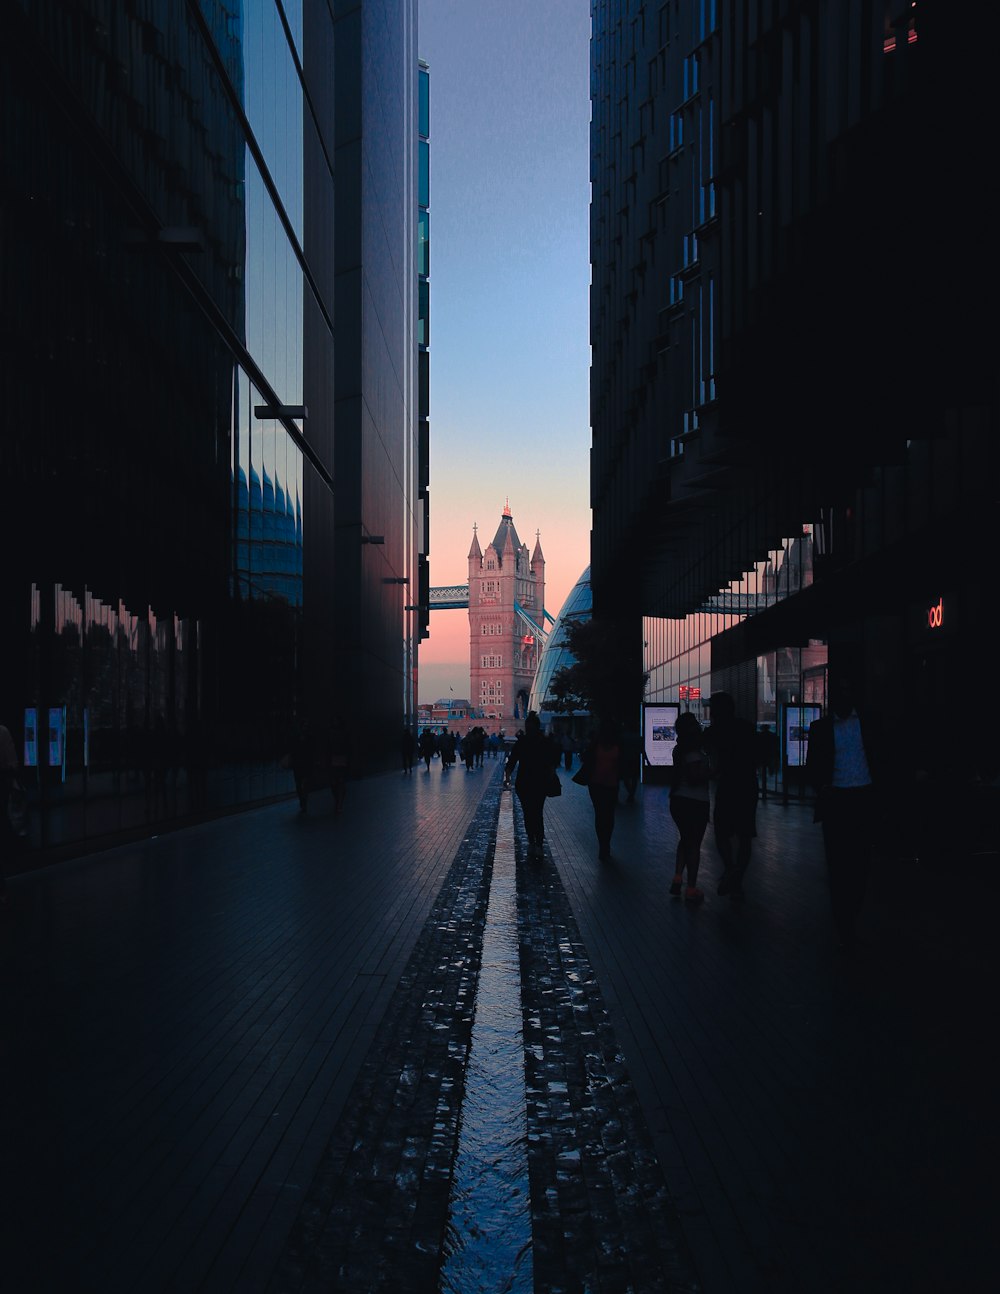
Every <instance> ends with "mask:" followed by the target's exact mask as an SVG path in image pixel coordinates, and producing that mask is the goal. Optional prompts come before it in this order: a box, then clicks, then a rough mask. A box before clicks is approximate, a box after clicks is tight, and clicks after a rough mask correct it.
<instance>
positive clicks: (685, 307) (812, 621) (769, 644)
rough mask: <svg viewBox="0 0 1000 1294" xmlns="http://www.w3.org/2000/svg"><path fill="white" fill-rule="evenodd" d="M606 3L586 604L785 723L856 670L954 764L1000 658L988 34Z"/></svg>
mask: <svg viewBox="0 0 1000 1294" xmlns="http://www.w3.org/2000/svg"><path fill="white" fill-rule="evenodd" d="M592 15H593V39H592V46H591V48H592V68H591V72H592V76H591V86H592V126H591V176H592V195H593V196H592V206H591V261H592V271H593V273H592V289H591V340H592V355H593V362H592V369H591V412H592V419H591V420H592V429H593V451H592V482H591V491H592V504H593V543H592V580H593V592H594V608H595V615H599V616H601V617H602V618H614V619H620V620H621V621H622V625H623V629H622V632H623V634H625V635H626V636H627V637H628V639H629V641H630V642H631V643H632V644H633V650H634V652H635V654H636V657H638V654H639V653H640V652H642V654H643V664H644V667H645V669H646V670H648V671H649V674H650V682H649V689H648V696H649V697H650V699H655V700H663V701H682V702H684V701H690V699H691V697H692V696H694V695H695V694H696V693H697V692H700V695H701V697H702V698H707V696H708V695H709V694H710V692H711V690H713V689H720V688H725V689H726V690H728V691H731V692H732V693H733V694H734V695H735V696H737V698H738V704H739V707H740V709H741V711H742V712H743V713H744V714H745V715H746V717H748V718H750V719H756V721H757V722H758V723H767V724H770V723H772V722H780V718H781V707H782V706H792V705H800V704H804V703H807V702H808V703H809V704H816V705H819V706H822V705H823V704H824V701H825V688H826V675H827V669H828V668H829V669H831V670H835V669H838V668H842V669H845V670H849V671H850V672H851V673H852V674H853V676H854V678H855V680H856V681H857V684H858V686H859V687H861V689H862V691H863V692H864V694H865V701H866V703H867V705H868V706H869V708H874V709H878V710H881V711H882V713H883V716H884V719H885V728H886V730H887V731H891V732H893V733H894V735H895V737H896V738H898V740H899V748H898V753H899V757H900V759H901V760H902V761H904V762H906V763H908V764H909V763H912V761H914V760H916V761H918V762H919V761H920V760H924V761H927V763H926V767H930V766H931V765H934V766H936V761H937V762H940V758H941V756H940V752H938V751H930V750H928V748H927V742H926V738H925V736H924V732H925V724H926V715H927V714H929V713H944V712H947V711H948V710H950V709H951V707H952V706H953V697H954V689H955V687H956V684H957V681H958V680H968V679H970V678H982V677H988V676H989V675H990V673H991V670H990V661H989V659H988V653H989V651H990V647H989V646H988V644H990V643H991V641H992V635H991V633H990V632H989V631H988V628H987V624H988V620H987V617H988V615H989V609H988V608H987V606H986V602H985V601H984V599H983V598H982V596H981V590H982V589H983V588H986V587H989V586H990V585H991V582H992V579H993V568H994V566H995V561H996V551H997V545H996V536H995V533H994V530H995V527H994V526H993V524H992V521H991V519H990V518H991V516H992V515H993V513H994V512H995V492H996V491H995V483H996V480H997V475H998V461H997V443H998V438H997V412H998V410H997V386H996V383H995V381H994V380H993V377H992V373H993V371H994V369H995V363H994V361H993V359H992V358H991V354H990V348H991V345H992V331H991V330H990V329H989V328H985V327H984V326H983V322H982V320H983V315H982V311H981V309H980V308H979V304H978V302H979V300H980V299H990V298H991V297H992V296H993V295H994V293H995V290H996V288H997V280H998V273H997V268H998V267H997V248H996V241H995V240H993V239H990V238H989V237H983V236H981V232H982V231H983V230H988V229H991V228H992V227H993V225H994V224H995V223H996V217H997V198H996V191H995V186H993V185H991V184H990V183H988V182H987V181H986V179H985V170H984V166H983V162H984V159H985V158H986V157H988V156H989V153H990V142H991V139H992V134H991V121H992V116H993V106H992V102H991V99H990V86H991V83H992V67H991V64H990V55H989V53H988V52H987V50H988V48H989V46H988V42H986V43H983V42H977V41H976V40H974V39H970V37H969V31H968V25H967V22H966V21H965V19H966V17H967V15H965V14H963V13H962V11H961V9H960V8H956V7H955V6H954V5H948V4H947V3H944V2H943V0H927V2H926V3H925V2H924V0H921V3H920V4H919V6H918V5H915V4H913V3H912V2H911V0H884V3H882V2H880V3H877V4H864V3H860V0H857V2H855V0H845V3H844V4H829V3H820V4H816V3H812V2H811V0H789V2H788V3H783V4H781V5H775V4H765V3H748V4H731V3H724V2H723V0H695V2H693V3H678V0H667V2H666V3H663V4H658V5H655V6H650V5H648V4H644V3H641V2H640V0H593V3H592ZM986 169H988V168H986ZM961 212H974V213H975V221H974V230H970V229H966V233H967V234H968V236H963V240H962V245H963V248H964V250H965V252H966V253H967V259H963V263H962V265H961V266H959V265H958V264H956V263H955V262H954V259H953V252H954V248H955V245H956V244H955V241H954V235H953V231H954V230H955V229H956V228H958V227H959V225H963V221H962V219H961V216H960V214H959V213H961ZM934 267H938V268H934ZM682 689H683V691H682ZM989 706H990V713H991V715H993V716H994V717H996V716H997V714H998V711H997V708H996V707H997V703H996V701H995V699H994V700H991V701H990V702H989ZM986 726H987V727H988V725H986ZM984 731H985V728H984ZM991 760H992V762H993V763H995V758H994V757H990V756H989V755H985V756H983V755H977V757H976V762H977V766H981V768H982V773H981V775H982V776H989V775H990V765H991ZM911 771H912V770H911ZM995 771H996V770H995V769H994V772H995Z"/></svg>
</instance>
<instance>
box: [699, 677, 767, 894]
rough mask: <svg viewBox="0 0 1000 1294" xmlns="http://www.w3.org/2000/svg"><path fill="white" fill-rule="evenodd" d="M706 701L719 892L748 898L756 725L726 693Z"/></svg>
mask: <svg viewBox="0 0 1000 1294" xmlns="http://www.w3.org/2000/svg"><path fill="white" fill-rule="evenodd" d="M708 704H709V713H710V714H711V716H712V722H711V723H710V724H709V727H708V731H707V732H706V733H705V750H706V751H707V752H708V756H709V760H710V761H711V766H712V779H713V781H714V782H715V806H714V808H713V811H712V823H713V825H714V827H715V847H716V849H718V851H719V857H720V858H721V859H722V865H723V868H724V871H723V873H722V877H721V879H720V880H719V884H718V888H717V891H716V892H717V893H718V894H728V895H730V896H731V897H732V898H733V899H735V900H737V901H738V900H740V899H742V898H743V897H744V893H743V881H744V878H745V876H746V872H747V868H748V867H749V865H750V850H751V848H752V842H753V839H754V837H755V836H756V834H757V746H756V733H755V732H754V728H753V724H751V723H749V722H748V721H747V720H746V719H741V718H739V717H738V716H737V714H736V703H735V702H734V701H733V698H732V697H731V696H730V695H729V693H728V692H716V693H714V694H713V695H712V699H711V700H710V701H709V703H708ZM734 845H735V848H734Z"/></svg>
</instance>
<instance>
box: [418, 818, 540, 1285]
mask: <svg viewBox="0 0 1000 1294" xmlns="http://www.w3.org/2000/svg"><path fill="white" fill-rule="evenodd" d="M449 1212H450V1217H449V1220H448V1234H447V1238H446V1242H445V1255H446V1256H445V1261H444V1265H443V1267H442V1270H441V1289H442V1290H445V1291H449V1292H451V1294H459V1292H461V1294H467V1292H468V1291H469V1290H471V1289H475V1290H479V1291H483V1294H494V1292H495V1294H507V1292H508V1291H510V1292H511V1294H530V1291H531V1289H532V1286H533V1271H532V1258H531V1202H530V1196H529V1192H528V1158H527V1113H526V1104H525V1089H524V1044H523V1038H522V1032H521V975H520V964H519V960H518V944H517V883H516V875H515V862H514V822H513V816H512V808H511V802H510V800H509V799H507V798H505V799H504V800H503V801H502V804H501V811H500V819H499V822H498V823H497V841H496V852H495V855H494V860H493V876H492V880H491V882H490V897H489V903H488V906H487V910H486V928H485V930H484V933H483V955H482V965H481V969H480V973H479V984H478V987H477V990H476V1008H475V1019H474V1021H473V1026H472V1041H471V1045H470V1051H469V1065H468V1071H467V1074H466V1080H465V1095H464V1098H463V1101H462V1111H461V1123H460V1128H459V1142H458V1153H457V1156H456V1160H455V1171H454V1175H453V1177H452V1188H451V1202H450V1210H449Z"/></svg>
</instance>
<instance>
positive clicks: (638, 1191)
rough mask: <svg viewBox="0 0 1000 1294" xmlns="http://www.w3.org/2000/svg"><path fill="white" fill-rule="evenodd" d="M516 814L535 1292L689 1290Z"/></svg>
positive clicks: (604, 1035) (623, 1074)
mask: <svg viewBox="0 0 1000 1294" xmlns="http://www.w3.org/2000/svg"><path fill="white" fill-rule="evenodd" d="M515 805H516V801H515ZM515 819H516V822H517V828H518V830H517V866H518V931H519V942H520V956H521V1000H522V1006H523V1011H524V1047H525V1077H526V1087H527V1103H528V1173H529V1178H530V1183H531V1205H532V1240H533V1257H534V1271H535V1288H536V1289H539V1290H546V1291H549V1292H550V1294H560V1292H565V1294H583V1291H587V1292H588V1294H598V1292H600V1294H626V1292H627V1291H631V1292H633V1294H640V1292H642V1294H652V1292H653V1291H660V1290H665V1291H682V1290H686V1291H694V1290H697V1289H699V1285H698V1282H697V1279H696V1277H695V1275H694V1268H693V1264H692V1263H691V1260H690V1257H689V1255H688V1252H687V1248H686V1246H685V1244H684V1241H683V1239H682V1235H681V1229H680V1224H679V1222H678V1220H677V1216H676V1212H675V1210H674V1207H673V1203H672V1201H671V1198H670V1195H669V1193H668V1191H667V1187H666V1183H665V1181H664V1178H663V1173H662V1171H661V1169H660V1165H659V1163H658V1161H657V1159H656V1156H655V1154H654V1151H653V1146H652V1140H651V1138H650V1135H649V1132H648V1130H647V1127H646V1124H645V1120H644V1118H643V1116H642V1112H641V1109H640V1106H639V1101H638V1098H637V1096H636V1093H635V1090H634V1088H633V1086H632V1083H631V1081H630V1080H629V1077H628V1073H627V1071H626V1067H625V1062H624V1058H623V1057H622V1054H621V1052H620V1050H619V1047H618V1044H617V1042H616V1039H615V1034H614V1030H613V1028H612V1026H611V1023H610V1020H609V1018H608V1013H607V1011H606V1009H605V1007H604V1003H603V999H602V994H601V990H600V986H599V985H598V983H597V979H596V977H595V975H594V972H593V969H592V967H591V965H590V962H589V959H588V957H587V952H586V949H585V948H584V946H583V943H582V941H581V938H580V934H579V930H578V928H577V925H576V921H575V919H574V917H573V914H572V911H571V909H570V905H569V900H568V898H567V896H566V892H565V890H564V889H563V885H562V882H561V881H560V879H559V875H558V873H557V871H556V869H555V867H554V865H553V863H552V860H551V858H550V857H549V856H548V854H547V853H546V858H545V861H544V862H542V863H539V862H535V861H534V860H530V859H528V857H527V837H526V835H525V833H524V828H523V822H522V819H521V814H520V806H519V805H517V806H516V808H515Z"/></svg>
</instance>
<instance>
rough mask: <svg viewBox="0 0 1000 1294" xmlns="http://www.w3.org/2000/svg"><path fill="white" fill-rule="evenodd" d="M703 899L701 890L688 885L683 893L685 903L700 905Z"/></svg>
mask: <svg viewBox="0 0 1000 1294" xmlns="http://www.w3.org/2000/svg"><path fill="white" fill-rule="evenodd" d="M704 899H705V895H704V894H703V893H702V891H701V890H699V889H698V887H697V886H696V885H689V886H688V887H687V889H686V890H685V891H684V902H685V903H702V902H704Z"/></svg>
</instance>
